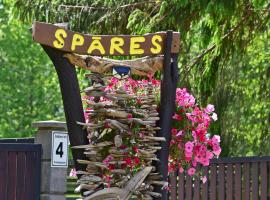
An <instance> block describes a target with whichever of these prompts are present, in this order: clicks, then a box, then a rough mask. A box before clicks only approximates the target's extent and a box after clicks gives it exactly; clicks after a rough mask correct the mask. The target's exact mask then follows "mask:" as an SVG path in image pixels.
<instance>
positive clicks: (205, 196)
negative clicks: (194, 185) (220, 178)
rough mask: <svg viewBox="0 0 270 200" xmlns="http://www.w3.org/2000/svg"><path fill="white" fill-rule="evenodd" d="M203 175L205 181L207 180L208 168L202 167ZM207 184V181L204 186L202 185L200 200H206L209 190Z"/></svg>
mask: <svg viewBox="0 0 270 200" xmlns="http://www.w3.org/2000/svg"><path fill="white" fill-rule="evenodd" d="M202 172H203V174H205V175H206V177H207V179H208V167H203V170H202ZM208 184H209V181H207V182H206V183H205V184H202V200H208V196H209V195H208V192H209V191H208V190H209V187H208Z"/></svg>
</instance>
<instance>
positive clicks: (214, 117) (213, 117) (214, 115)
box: [211, 113, 218, 121]
mask: <svg viewBox="0 0 270 200" xmlns="http://www.w3.org/2000/svg"><path fill="white" fill-rule="evenodd" d="M211 117H212V119H213V120H214V121H217V119H218V117H217V114H216V113H213V114H212V116H211Z"/></svg>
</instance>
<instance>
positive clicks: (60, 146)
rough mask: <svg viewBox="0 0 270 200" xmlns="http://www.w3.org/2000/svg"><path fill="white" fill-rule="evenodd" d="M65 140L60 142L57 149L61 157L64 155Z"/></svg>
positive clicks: (57, 153)
mask: <svg viewBox="0 0 270 200" xmlns="http://www.w3.org/2000/svg"><path fill="white" fill-rule="evenodd" d="M63 154H64V152H63V142H60V144H59V145H58V147H57V149H56V155H60V158H62V157H63Z"/></svg>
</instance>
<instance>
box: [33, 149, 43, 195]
mask: <svg viewBox="0 0 270 200" xmlns="http://www.w3.org/2000/svg"><path fill="white" fill-rule="evenodd" d="M41 147H42V146H41V145H40V147H39V148H38V149H37V151H36V152H35V172H36V173H35V192H34V197H35V199H39V197H40V188H41V156H42V148H41Z"/></svg>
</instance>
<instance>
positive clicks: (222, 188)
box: [218, 164, 225, 200]
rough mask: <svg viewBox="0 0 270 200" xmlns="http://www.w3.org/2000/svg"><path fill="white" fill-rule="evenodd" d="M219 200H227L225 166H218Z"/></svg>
mask: <svg viewBox="0 0 270 200" xmlns="http://www.w3.org/2000/svg"><path fill="white" fill-rule="evenodd" d="M218 199H219V200H224V199H225V164H219V166H218Z"/></svg>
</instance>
